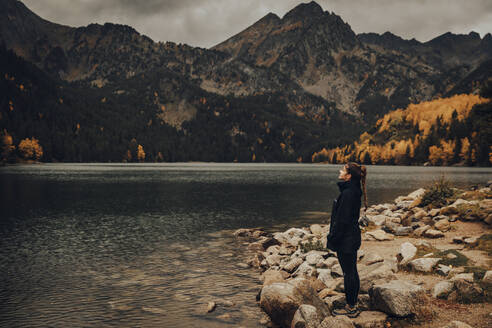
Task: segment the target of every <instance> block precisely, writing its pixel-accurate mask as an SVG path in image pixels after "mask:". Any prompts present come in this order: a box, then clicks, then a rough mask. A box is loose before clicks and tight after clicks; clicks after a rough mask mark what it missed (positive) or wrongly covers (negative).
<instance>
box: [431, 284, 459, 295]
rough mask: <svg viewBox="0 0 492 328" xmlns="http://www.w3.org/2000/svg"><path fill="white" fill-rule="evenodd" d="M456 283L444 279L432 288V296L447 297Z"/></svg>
mask: <svg viewBox="0 0 492 328" xmlns="http://www.w3.org/2000/svg"><path fill="white" fill-rule="evenodd" d="M453 289H454V283H452V282H450V281H447V280H444V281H439V282H438V283H437V284H435V285H434V287H433V288H432V296H433V297H435V298H444V299H445V298H447V297H448V295H449V294H450V293H451V292H452V291H453Z"/></svg>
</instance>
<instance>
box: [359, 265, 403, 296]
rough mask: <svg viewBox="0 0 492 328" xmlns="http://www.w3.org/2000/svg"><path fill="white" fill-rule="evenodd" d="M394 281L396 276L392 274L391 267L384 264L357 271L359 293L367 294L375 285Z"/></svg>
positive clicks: (365, 267)
mask: <svg viewBox="0 0 492 328" xmlns="http://www.w3.org/2000/svg"><path fill="white" fill-rule="evenodd" d="M394 279H396V275H395V274H394V273H393V270H392V269H391V267H390V266H389V265H388V264H386V263H384V262H378V263H375V264H373V265H369V266H364V267H362V268H361V270H360V271H359V280H360V291H361V292H362V293H367V292H368V291H369V289H370V288H371V287H372V286H373V285H374V284H375V283H379V282H387V281H390V280H394Z"/></svg>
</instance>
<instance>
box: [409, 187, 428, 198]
mask: <svg viewBox="0 0 492 328" xmlns="http://www.w3.org/2000/svg"><path fill="white" fill-rule="evenodd" d="M424 194H425V189H424V188H419V189H417V190H415V191H413V192H411V193H409V194H408V197H409V198H413V199H416V198H420V197H422V196H423V195H424Z"/></svg>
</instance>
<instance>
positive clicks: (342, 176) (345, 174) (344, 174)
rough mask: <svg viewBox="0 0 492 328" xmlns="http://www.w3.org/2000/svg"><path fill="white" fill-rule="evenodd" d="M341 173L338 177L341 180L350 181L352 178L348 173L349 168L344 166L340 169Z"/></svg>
mask: <svg viewBox="0 0 492 328" xmlns="http://www.w3.org/2000/svg"><path fill="white" fill-rule="evenodd" d="M339 172H340V174H339V175H338V179H340V180H343V181H348V180H350V178H351V177H352V176H351V175H350V173H348V172H347V167H346V166H342V168H341V169H340V171H339Z"/></svg>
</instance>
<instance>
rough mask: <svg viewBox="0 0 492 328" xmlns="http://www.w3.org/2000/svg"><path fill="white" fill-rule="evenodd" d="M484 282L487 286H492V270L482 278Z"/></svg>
mask: <svg viewBox="0 0 492 328" xmlns="http://www.w3.org/2000/svg"><path fill="white" fill-rule="evenodd" d="M482 282H484V283H486V284H492V270H488V271H487V272H485V275H484V276H483V278H482Z"/></svg>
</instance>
